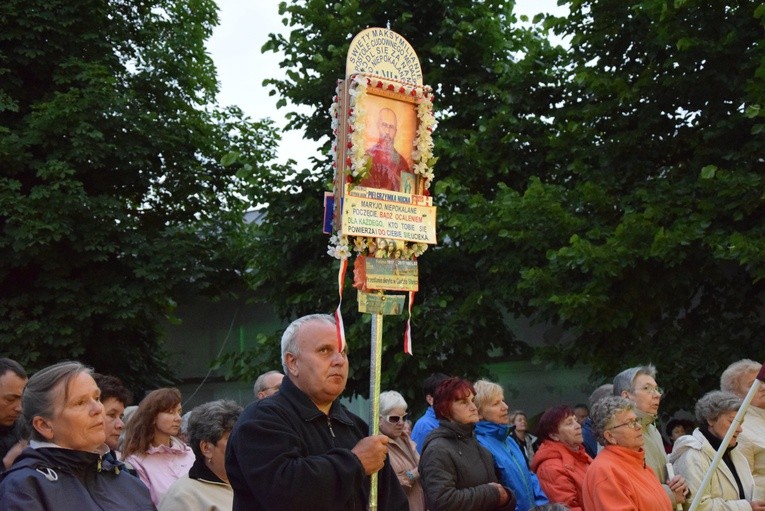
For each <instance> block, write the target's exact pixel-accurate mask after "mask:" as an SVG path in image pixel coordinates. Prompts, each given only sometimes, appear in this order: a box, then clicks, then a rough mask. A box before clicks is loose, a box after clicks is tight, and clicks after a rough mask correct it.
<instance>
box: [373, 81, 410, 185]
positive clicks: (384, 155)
mask: <svg viewBox="0 0 765 511" xmlns="http://www.w3.org/2000/svg"><path fill="white" fill-rule="evenodd" d="M367 92H368V93H367V94H366V95H365V96H364V97H363V98H362V99H361V100H360V106H361V108H362V109H363V110H364V112H366V116H365V121H364V149H365V153H366V154H367V156H368V157H369V161H370V163H371V166H370V168H369V173H368V174H367V176H366V177H365V178H363V179H362V180H361V181H360V182H359V185H360V186H364V187H367V188H379V189H384V190H391V191H394V192H403V193H408V194H415V193H417V191H416V190H417V180H416V179H415V174H414V172H413V162H412V151H413V149H414V147H413V142H414V140H415V137H416V134H417V105H416V103H415V101H414V100H413V99H412V98H410V97H408V96H406V95H403V94H392V93H390V92H388V91H385V90H379V89H375V88H372V87H370V88H369V89H368V91H367Z"/></svg>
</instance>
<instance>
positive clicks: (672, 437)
mask: <svg viewBox="0 0 765 511" xmlns="http://www.w3.org/2000/svg"><path fill="white" fill-rule="evenodd" d="M694 429H696V425H695V424H694V423H693V421H692V420H688V419H670V421H669V422H667V425H666V426H665V427H664V433H666V435H667V439H668V441H669V443H668V444H667V447H668V451H667V454H669V453H671V452H672V446H673V445H675V441H677V439H678V438H680V437H681V436H683V435H690V434H691V433H693V430H694Z"/></svg>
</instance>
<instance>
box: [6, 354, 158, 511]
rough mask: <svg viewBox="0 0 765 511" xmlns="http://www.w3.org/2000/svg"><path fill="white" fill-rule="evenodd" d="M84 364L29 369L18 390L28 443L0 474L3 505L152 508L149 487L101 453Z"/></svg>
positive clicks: (87, 510)
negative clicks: (24, 383)
mask: <svg viewBox="0 0 765 511" xmlns="http://www.w3.org/2000/svg"><path fill="white" fill-rule="evenodd" d="M91 374H92V371H91V370H90V369H89V368H87V367H85V366H84V365H82V364H80V363H79V362H61V363H58V364H55V365H52V366H50V367H46V368H45V369H41V370H40V371H38V372H37V373H35V374H34V375H33V376H32V377H31V378H30V379H29V383H27V386H26V389H25V390H24V395H23V397H22V403H23V409H24V412H23V413H24V420H25V421H26V422H27V424H28V425H29V427H30V429H31V431H32V438H31V441H30V443H29V447H27V448H26V449H24V451H22V453H21V454H20V455H19V457H18V458H16V461H15V463H14V464H13V465H12V466H11V468H10V469H8V471H6V472H4V473H3V474H2V475H1V476H0V508H1V509H3V510H8V511H17V510H18V511H37V510H40V511H42V510H48V509H56V510H57V511H58V510H60V511H91V510H93V511H96V510H102V509H110V510H115V511H121V510H124V511H133V510H153V509H154V505H153V504H152V502H151V497H150V496H149V490H148V489H147V488H146V486H144V485H143V483H141V481H140V480H139V479H138V478H136V477H133V476H131V475H130V474H128V473H127V472H126V471H125V470H124V465H123V464H122V463H120V462H119V461H116V459H114V457H112V456H109V457H105V454H107V453H108V452H109V447H108V446H107V445H106V443H105V442H106V430H105V428H104V406H103V404H101V390H100V389H99V388H98V386H97V385H96V382H95V380H94V379H93V377H92V376H91Z"/></svg>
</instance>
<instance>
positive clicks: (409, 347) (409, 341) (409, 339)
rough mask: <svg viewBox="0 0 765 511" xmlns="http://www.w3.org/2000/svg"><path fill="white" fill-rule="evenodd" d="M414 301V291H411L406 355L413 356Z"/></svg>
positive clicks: (407, 321) (405, 337)
mask: <svg viewBox="0 0 765 511" xmlns="http://www.w3.org/2000/svg"><path fill="white" fill-rule="evenodd" d="M413 301H414V291H409V317H408V318H407V320H406V330H405V331H404V353H406V354H407V355H412V302H413Z"/></svg>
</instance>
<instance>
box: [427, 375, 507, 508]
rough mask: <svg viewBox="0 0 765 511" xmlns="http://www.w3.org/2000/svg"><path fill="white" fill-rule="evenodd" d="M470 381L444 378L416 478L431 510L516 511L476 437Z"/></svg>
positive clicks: (487, 454) (434, 402)
mask: <svg viewBox="0 0 765 511" xmlns="http://www.w3.org/2000/svg"><path fill="white" fill-rule="evenodd" d="M474 397H475V389H474V388H473V385H471V384H470V382H469V381H467V380H463V379H461V378H448V379H446V380H443V381H442V382H441V383H440V384H439V385H438V387H436V390H435V394H434V395H433V409H434V411H435V414H436V417H437V418H438V427H437V428H436V429H434V430H433V431H432V432H431V433H430V435H428V438H427V439H426V440H425V445H423V446H422V457H421V458H420V476H421V477H422V487H423V489H424V490H425V501H426V503H427V506H428V509H429V510H430V511H463V510H482V511H491V510H501V511H512V510H514V509H515V497H514V495H513V492H512V491H511V490H510V489H508V488H506V487H504V486H502V485H501V484H500V483H499V482H498V480H497V474H496V472H495V470H494V460H493V458H492V456H491V453H490V452H489V451H488V450H486V448H485V447H483V446H481V444H479V443H478V441H477V440H476V438H475V434H474V429H475V425H476V423H477V422H478V420H479V418H478V408H477V407H476V405H475V403H474V402H473V398H474Z"/></svg>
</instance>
